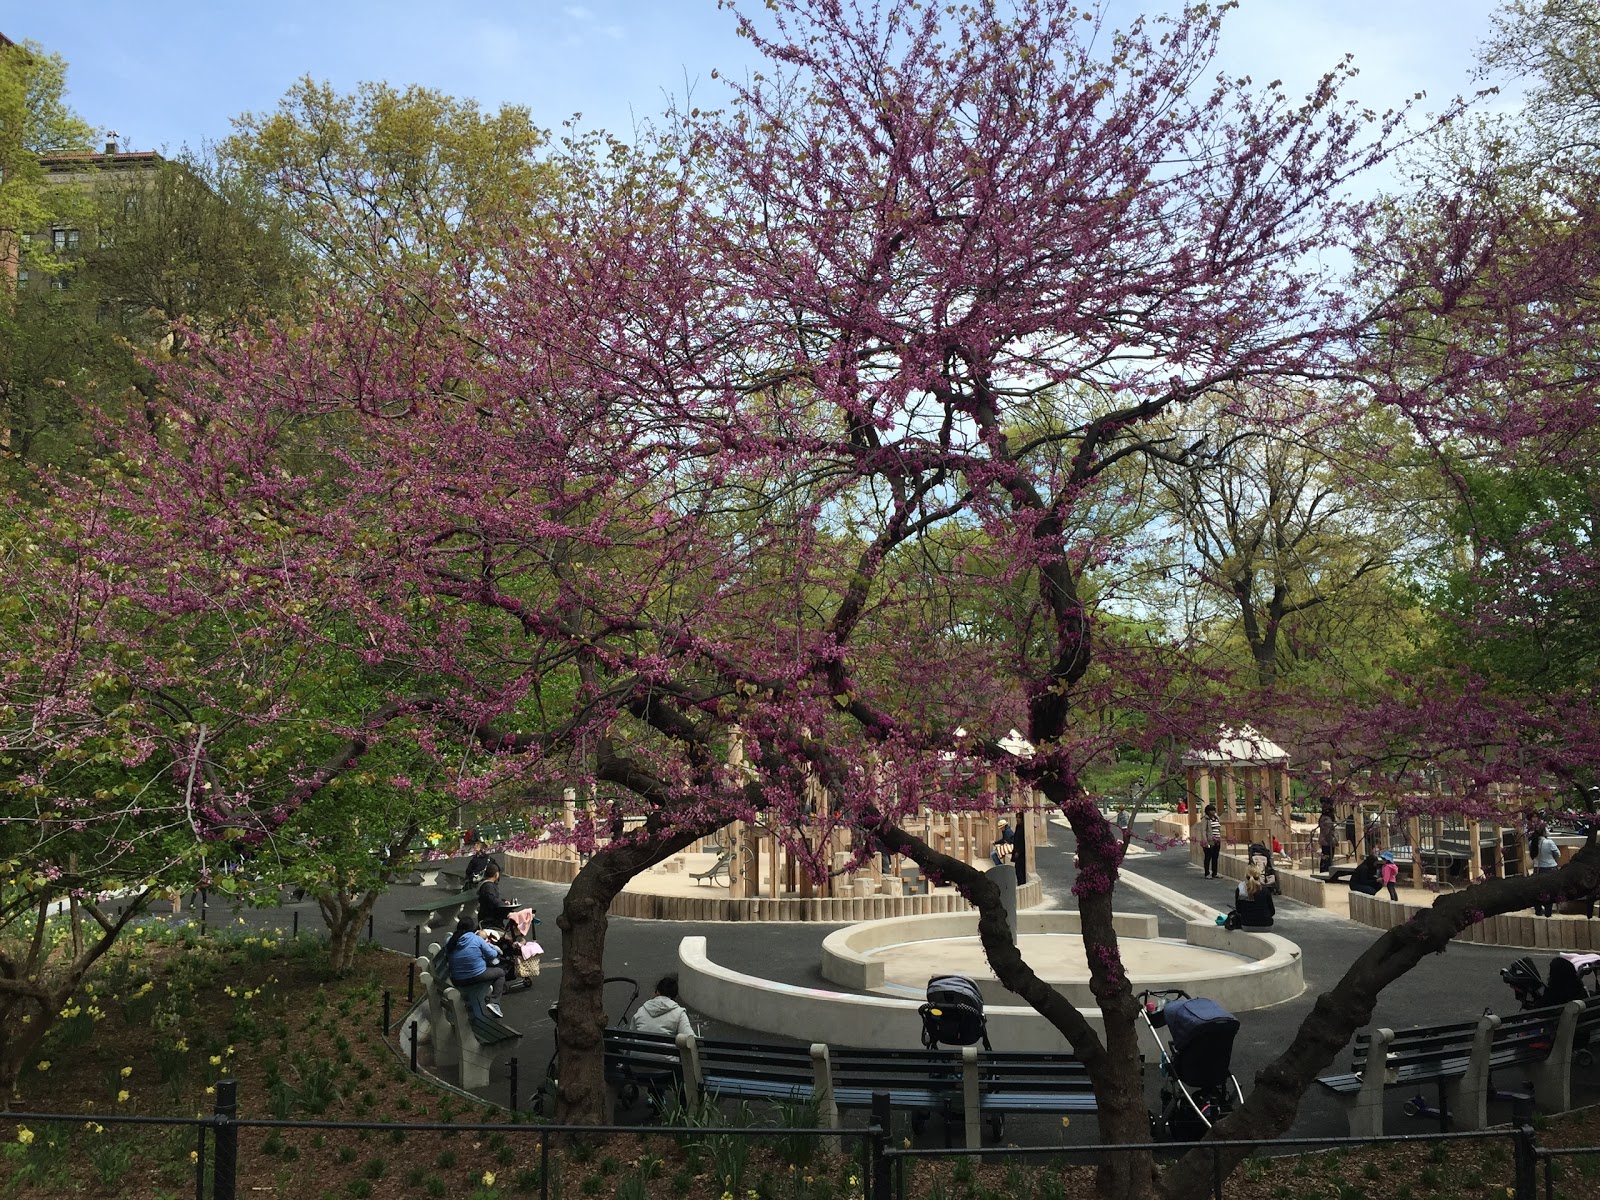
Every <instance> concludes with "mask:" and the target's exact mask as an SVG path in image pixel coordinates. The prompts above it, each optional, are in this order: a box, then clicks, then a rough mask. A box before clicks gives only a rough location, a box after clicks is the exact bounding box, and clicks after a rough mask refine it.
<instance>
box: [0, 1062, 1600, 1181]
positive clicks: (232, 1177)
mask: <svg viewBox="0 0 1600 1200" xmlns="http://www.w3.org/2000/svg"><path fill="white" fill-rule="evenodd" d="M893 1118H894V1111H893V1108H892V1106H891V1104H890V1098H889V1095H888V1094H887V1093H877V1094H875V1095H874V1096H873V1098H872V1110H871V1116H870V1119H869V1124H868V1125H867V1126H865V1127H864V1128H841V1129H834V1128H819V1127H816V1126H805V1127H799V1128H778V1127H773V1126H751V1125H739V1126H732V1125H730V1126H709V1125H690V1126H672V1125H554V1124H526V1123H517V1122H512V1121H494V1122H464V1121H415V1122H405V1123H401V1122H396V1121H316V1120H277V1119H271V1118H257V1117H240V1116H239V1115H238V1085H237V1084H236V1082H235V1081H234V1080H231V1079H223V1080H220V1081H218V1083H217V1085H216V1102H215V1106H214V1108H213V1110H212V1111H211V1112H210V1113H209V1114H204V1115H201V1116H195V1117H178V1116H171V1117H165V1116H133V1115H125V1114H116V1113H81V1112H80V1113H47V1112H8V1113H7V1114H6V1117H5V1119H6V1120H7V1121H8V1122H9V1121H15V1122H18V1123H19V1124H22V1123H33V1124H40V1125H45V1124H49V1123H63V1124H76V1125H84V1124H97V1125H104V1126H165V1127H168V1128H182V1127H190V1128H193V1129H194V1131H195V1148H194V1151H193V1152H191V1157H192V1159H193V1163H194V1195H195V1200H238V1196H239V1194H240V1190H241V1187H240V1185H241V1183H244V1184H245V1185H246V1187H245V1188H244V1190H245V1191H246V1192H247V1193H248V1191H249V1187H248V1184H249V1181H248V1180H241V1178H240V1171H239V1131H240V1130H241V1129H271V1130H317V1131H336V1130H346V1131H367V1132H383V1133H388V1134H391V1135H392V1134H393V1133H394V1132H395V1131H396V1130H403V1131H405V1132H407V1133H430V1132H431V1133H443V1134H459V1133H497V1134H501V1135H525V1136H529V1137H533V1138H536V1139H537V1141H538V1147H539V1149H538V1154H539V1169H538V1175H539V1197H540V1200H550V1180H551V1173H550V1151H551V1143H552V1141H554V1140H557V1139H559V1138H562V1137H566V1138H582V1139H593V1138H595V1137H604V1136H607V1135H612V1134H618V1135H634V1136H640V1137H669V1138H678V1139H685V1138H705V1137H708V1136H716V1137H734V1138H757V1139H761V1138H766V1139H771V1138H790V1139H793V1138H803V1139H814V1140H816V1141H817V1142H818V1143H831V1144H832V1145H834V1146H836V1147H838V1146H842V1145H843V1144H846V1143H853V1144H854V1145H855V1147H856V1153H857V1154H858V1155H859V1158H860V1161H861V1163H862V1167H863V1175H864V1182H865V1184H866V1187H865V1189H864V1191H865V1200H912V1198H911V1197H908V1195H907V1182H908V1174H909V1172H908V1170H907V1167H908V1165H910V1164H914V1163H916V1162H918V1161H923V1160H939V1159H961V1158H967V1159H971V1158H981V1159H982V1160H983V1161H985V1162H990V1163H995V1162H1005V1161H1007V1160H1026V1161H1029V1162H1031V1163H1039V1162H1041V1161H1043V1162H1054V1161H1061V1160H1065V1161H1066V1162H1067V1163H1072V1162H1075V1161H1084V1160H1095V1159H1103V1158H1106V1157H1108V1156H1114V1155H1125V1154H1142V1153H1153V1154H1155V1155H1158V1156H1160V1157H1162V1158H1167V1159H1172V1158H1176V1157H1178V1156H1179V1155H1182V1154H1184V1153H1186V1152H1188V1151H1190V1150H1192V1149H1195V1148H1199V1149H1200V1150H1202V1151H1203V1152H1205V1153H1209V1154H1210V1156H1211V1162H1212V1169H1211V1172H1210V1174H1211V1185H1212V1186H1211V1194H1212V1200H1227V1198H1228V1183H1229V1179H1230V1177H1231V1173H1229V1174H1225V1173H1224V1171H1223V1160H1224V1158H1227V1157H1231V1155H1230V1154H1229V1153H1228V1152H1229V1151H1237V1152H1238V1153H1239V1155H1240V1156H1241V1157H1243V1156H1249V1155H1251V1154H1259V1153H1260V1152H1261V1151H1262V1150H1270V1151H1272V1152H1274V1154H1276V1152H1278V1151H1282V1150H1291V1149H1299V1150H1304V1151H1312V1150H1340V1149H1345V1150H1349V1149H1355V1148H1358V1147H1359V1148H1381V1147H1384V1146H1399V1145H1417V1144H1426V1143H1436V1144H1437V1143H1471V1142H1479V1143H1481V1142H1490V1141H1498V1142H1505V1143H1508V1144H1509V1147H1510V1159H1511V1164H1512V1172H1513V1174H1512V1180H1511V1184H1510V1186H1509V1187H1508V1188H1507V1189H1506V1192H1507V1200H1569V1197H1570V1198H1571V1200H1576V1198H1577V1197H1580V1196H1587V1195H1591V1194H1600V1189H1591V1190H1588V1191H1585V1190H1583V1189H1582V1188H1580V1189H1579V1190H1577V1191H1571V1190H1570V1189H1569V1190H1567V1191H1563V1190H1561V1187H1560V1181H1559V1180H1558V1174H1559V1166H1558V1164H1559V1163H1560V1162H1561V1161H1562V1160H1566V1159H1574V1158H1583V1157H1594V1158H1595V1159H1596V1163H1597V1167H1600V1146H1574V1147H1566V1146H1563V1147H1541V1146H1539V1145H1538V1144H1537V1142H1536V1137H1535V1131H1534V1128H1533V1125H1532V1124H1531V1123H1530V1120H1529V1117H1528V1114H1527V1113H1526V1112H1522V1113H1519V1114H1518V1116H1517V1118H1516V1119H1515V1120H1514V1121H1513V1123H1512V1124H1511V1125H1509V1126H1502V1127H1499V1128H1496V1129H1488V1130H1476V1131H1472V1132H1462V1133H1423V1134H1397V1135H1391V1136H1386V1137H1375V1138H1352V1137H1290V1138H1275V1139H1273V1140H1272V1141H1270V1142H1260V1141H1254V1142H1247V1141H1220V1140H1206V1141H1199V1142H1141V1143H1122V1144H1116V1145H1110V1144H1086V1145H1072V1146H1014V1145H1008V1146H996V1147H991V1148H985V1149H982V1150H971V1149H965V1148H958V1147H948V1148H932V1147H930V1148H916V1147H911V1146H909V1145H907V1146H900V1147H896V1146H893V1145H892V1144H891V1142H890V1136H889V1135H890V1131H891V1130H892V1128H893Z"/></svg>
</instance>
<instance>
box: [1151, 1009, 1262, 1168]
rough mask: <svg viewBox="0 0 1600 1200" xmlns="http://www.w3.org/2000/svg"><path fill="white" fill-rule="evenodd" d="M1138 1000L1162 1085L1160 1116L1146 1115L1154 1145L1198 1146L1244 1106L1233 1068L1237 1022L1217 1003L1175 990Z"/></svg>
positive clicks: (1242, 1095)
mask: <svg viewBox="0 0 1600 1200" xmlns="http://www.w3.org/2000/svg"><path fill="white" fill-rule="evenodd" d="M1139 999H1140V1000H1141V1001H1142V1002H1143V1004H1142V1011H1143V1013H1144V1020H1145V1025H1146V1026H1147V1027H1148V1028H1149V1030H1150V1036H1151V1037H1152V1038H1153V1039H1154V1040H1155V1044H1156V1050H1157V1052H1158V1053H1159V1054H1160V1056H1161V1075H1162V1080H1163V1082H1162V1085H1161V1111H1160V1112H1159V1113H1151V1114H1150V1133H1151V1135H1152V1136H1153V1137H1154V1138H1155V1139H1156V1140H1158V1141H1175V1142H1192V1141H1198V1140H1199V1139H1200V1138H1202V1137H1204V1136H1205V1133H1206V1131H1207V1130H1208V1129H1210V1128H1211V1126H1212V1125H1214V1124H1215V1123H1216V1122H1217V1121H1219V1120H1221V1119H1222V1118H1223V1117H1225V1116H1227V1115H1228V1114H1229V1113H1231V1112H1232V1111H1233V1107H1234V1105H1235V1104H1236V1103H1237V1104H1243V1103H1244V1093H1243V1092H1242V1091H1240V1090H1239V1082H1238V1080H1236V1079H1234V1077H1233V1068H1232V1061H1233V1039H1234V1038H1235V1037H1236V1036H1237V1035H1238V1033H1239V1019H1238V1018H1237V1017H1235V1016H1234V1015H1233V1014H1232V1013H1230V1012H1229V1011H1228V1010H1227V1009H1225V1008H1223V1007H1222V1006H1221V1005H1220V1004H1218V1003H1217V1002H1216V1001H1215V1000H1207V999H1204V998H1198V999H1197V998H1195V997H1192V996H1190V995H1189V994H1188V993H1187V992H1183V991H1178V990H1176V989H1170V990H1167V991H1153V992H1142V993H1140V996H1139ZM1163 1028H1164V1029H1166V1031H1167V1035H1168V1037H1167V1039H1165V1040H1164V1039H1163V1038H1162V1036H1161V1034H1160V1032H1159V1031H1160V1030H1161V1029H1163Z"/></svg>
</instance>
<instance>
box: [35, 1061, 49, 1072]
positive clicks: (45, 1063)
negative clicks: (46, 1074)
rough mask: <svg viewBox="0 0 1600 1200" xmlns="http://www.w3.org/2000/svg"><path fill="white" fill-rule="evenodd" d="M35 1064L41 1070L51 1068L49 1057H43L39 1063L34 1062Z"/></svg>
mask: <svg viewBox="0 0 1600 1200" xmlns="http://www.w3.org/2000/svg"><path fill="white" fill-rule="evenodd" d="M34 1066H35V1067H36V1068H37V1069H38V1070H40V1071H48V1070H49V1069H50V1060H49V1059H48V1058H41V1059H40V1060H39V1061H38V1062H37V1063H35V1064H34Z"/></svg>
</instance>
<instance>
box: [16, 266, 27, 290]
mask: <svg viewBox="0 0 1600 1200" xmlns="http://www.w3.org/2000/svg"><path fill="white" fill-rule="evenodd" d="M17 286H18V287H27V286H28V272H27V269H26V268H24V269H23V270H20V271H18V272H17Z"/></svg>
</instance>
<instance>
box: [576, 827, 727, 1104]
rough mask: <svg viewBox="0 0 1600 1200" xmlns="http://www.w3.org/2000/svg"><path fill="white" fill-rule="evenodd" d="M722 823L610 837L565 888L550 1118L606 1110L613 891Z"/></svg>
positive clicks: (614, 896) (613, 1015)
mask: <svg viewBox="0 0 1600 1200" xmlns="http://www.w3.org/2000/svg"><path fill="white" fill-rule="evenodd" d="M726 823H727V820H726V819H725V818H719V819H717V820H716V821H715V822H714V823H707V824H702V825H699V826H696V827H694V828H692V829H679V830H674V831H672V832H671V833H666V834H657V835H655V836H653V837H641V838H640V840H638V841H633V842H621V843H613V844H611V845H609V846H606V847H605V848H603V849H601V850H598V851H596V852H595V853H594V854H593V855H592V856H591V857H590V859H589V861H588V862H586V863H585V864H584V865H583V868H582V869H581V870H580V871H579V872H578V876H577V878H576V879H574V880H573V881H572V886H571V887H570V888H568V889H567V898H566V901H565V902H564V903H563V904H562V906H561V915H560V916H559V917H557V918H556V926H557V927H558V928H559V929H560V930H561V991H560V996H559V1006H560V1007H559V1010H558V1017H557V1021H556V1048H557V1050H558V1051H559V1052H560V1054H561V1079H560V1085H559V1087H558V1088H557V1092H556V1119H557V1120H558V1121H560V1122H561V1123H563V1124H568V1125H598V1124H601V1123H602V1122H604V1120H605V1118H606V1082H605V1028H606V1021H607V1019H608V1018H617V1019H620V1018H621V1016H622V1014H621V1013H609V1014H608V1013H607V1012H606V1011H605V986H604V980H605V975H606V971H605V949H606V927H607V925H608V923H609V920H610V918H609V917H608V916H607V914H608V912H609V911H610V909H611V902H612V901H613V900H615V899H616V898H617V893H618V892H620V891H622V889H623V888H624V887H625V886H627V883H628V880H630V879H632V878H633V877H634V876H635V875H637V874H638V873H639V872H640V871H645V870H648V869H649V868H650V867H653V866H655V865H656V864H657V863H659V862H662V861H663V860H665V859H667V858H669V857H670V856H672V855H674V854H676V853H677V852H678V851H680V850H682V849H683V848H684V847H686V846H689V845H691V844H692V843H694V842H695V841H697V840H699V839H700V838H702V837H705V836H706V835H707V834H710V833H715V832H716V831H717V830H718V829H720V828H722V826H723V825H725V824H726Z"/></svg>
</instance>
